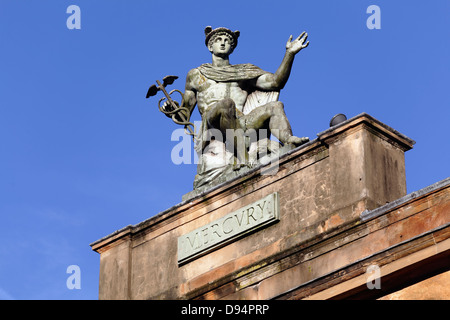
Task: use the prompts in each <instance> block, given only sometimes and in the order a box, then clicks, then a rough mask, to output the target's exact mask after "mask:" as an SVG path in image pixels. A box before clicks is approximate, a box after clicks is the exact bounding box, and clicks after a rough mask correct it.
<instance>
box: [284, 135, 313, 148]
mask: <svg viewBox="0 0 450 320" xmlns="http://www.w3.org/2000/svg"><path fill="white" fill-rule="evenodd" d="M308 141H309V138H308V137H302V138H300V137H296V136H290V137H289V138H288V140H287V141H286V143H287V144H292V145H294V146H296V147H298V146H300V145H302V144H304V143H307V142H308Z"/></svg>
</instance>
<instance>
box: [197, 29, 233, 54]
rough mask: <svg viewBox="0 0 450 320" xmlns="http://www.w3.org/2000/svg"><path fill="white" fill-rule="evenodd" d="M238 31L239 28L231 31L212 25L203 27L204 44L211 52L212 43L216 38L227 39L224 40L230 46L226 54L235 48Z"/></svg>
mask: <svg viewBox="0 0 450 320" xmlns="http://www.w3.org/2000/svg"><path fill="white" fill-rule="evenodd" d="M239 35H240V32H239V30H236V31H234V32H233V31H231V30H230V29H227V28H222V27H221V28H216V29H213V28H212V27H210V26H208V27H206V28H205V36H206V38H205V45H206V46H207V47H208V49H209V51H211V52H213V45H214V43H215V42H216V41H218V39H221V40H223V39H225V38H226V39H227V40H228V41H226V42H227V43H228V45H229V46H230V48H229V52H228V53H227V54H231V53H232V52H233V50H234V48H236V46H237V43H238V38H239Z"/></svg>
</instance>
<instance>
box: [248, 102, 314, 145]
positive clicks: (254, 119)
mask: <svg viewBox="0 0 450 320" xmlns="http://www.w3.org/2000/svg"><path fill="white" fill-rule="evenodd" d="M246 127H247V129H255V130H259V129H262V128H269V130H270V131H271V133H272V134H273V135H274V136H275V137H276V138H277V139H278V140H280V142H281V143H283V144H293V145H295V146H298V145H301V144H303V143H305V142H308V141H309V139H308V138H299V137H296V136H294V135H293V134H292V129H291V125H290V124H289V121H288V119H287V117H286V114H285V112H284V105H283V103H282V102H280V101H273V102H269V103H268V104H265V105H263V106H260V107H258V108H255V109H254V110H252V112H250V113H249V114H248V115H247V116H246Z"/></svg>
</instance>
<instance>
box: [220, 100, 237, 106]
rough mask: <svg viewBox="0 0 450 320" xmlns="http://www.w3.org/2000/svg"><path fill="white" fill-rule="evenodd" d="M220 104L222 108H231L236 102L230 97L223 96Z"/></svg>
mask: <svg viewBox="0 0 450 320" xmlns="http://www.w3.org/2000/svg"><path fill="white" fill-rule="evenodd" d="M220 104H221V105H222V108H225V109H232V108H235V107H236V104H235V103H234V101H233V100H232V99H231V98H225V99H222V100H220Z"/></svg>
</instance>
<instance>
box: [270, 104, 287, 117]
mask: <svg viewBox="0 0 450 320" xmlns="http://www.w3.org/2000/svg"><path fill="white" fill-rule="evenodd" d="M270 106H271V108H270V109H271V113H272V114H275V113H278V112H280V111H283V112H284V104H283V102H281V101H273V102H271V103H270Z"/></svg>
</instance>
